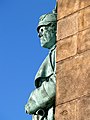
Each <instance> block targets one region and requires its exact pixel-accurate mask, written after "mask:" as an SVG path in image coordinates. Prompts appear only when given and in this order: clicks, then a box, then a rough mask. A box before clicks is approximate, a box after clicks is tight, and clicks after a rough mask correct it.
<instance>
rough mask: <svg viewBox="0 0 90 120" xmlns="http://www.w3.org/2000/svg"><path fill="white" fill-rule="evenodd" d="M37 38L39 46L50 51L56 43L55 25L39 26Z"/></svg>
mask: <svg viewBox="0 0 90 120" xmlns="http://www.w3.org/2000/svg"><path fill="white" fill-rule="evenodd" d="M38 36H39V38H40V42H41V46H42V47H45V48H48V49H50V48H51V47H52V46H53V45H54V44H55V43H56V24H53V23H50V24H48V25H43V26H40V28H39V30H38Z"/></svg>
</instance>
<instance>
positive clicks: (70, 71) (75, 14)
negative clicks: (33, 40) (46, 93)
mask: <svg viewBox="0 0 90 120" xmlns="http://www.w3.org/2000/svg"><path fill="white" fill-rule="evenodd" d="M57 12H58V17H57V19H58V21H57V50H56V62H57V63H56V65H57V68H56V69H57V72H56V73H57V85H56V112H55V119H56V120H90V0H58V7H57Z"/></svg>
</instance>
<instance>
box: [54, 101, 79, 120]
mask: <svg viewBox="0 0 90 120" xmlns="http://www.w3.org/2000/svg"><path fill="white" fill-rule="evenodd" d="M76 102H77V101H76V100H74V101H71V102H68V103H65V104H62V105H58V106H57V107H56V111H55V120H76Z"/></svg>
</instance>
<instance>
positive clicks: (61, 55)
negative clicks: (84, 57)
mask: <svg viewBox="0 0 90 120" xmlns="http://www.w3.org/2000/svg"><path fill="white" fill-rule="evenodd" d="M76 53H77V35H74V36H70V37H68V38H65V39H63V40H60V41H58V43H57V49H56V61H57V62H58V61H60V60H63V59H66V58H68V57H71V56H73V55H75V54H76Z"/></svg>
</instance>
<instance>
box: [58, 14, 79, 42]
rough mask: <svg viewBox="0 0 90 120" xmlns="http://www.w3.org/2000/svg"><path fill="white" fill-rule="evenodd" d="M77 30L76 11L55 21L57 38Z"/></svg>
mask: <svg viewBox="0 0 90 120" xmlns="http://www.w3.org/2000/svg"><path fill="white" fill-rule="evenodd" d="M77 32H78V13H75V14H73V15H70V16H68V17H66V18H64V19H61V20H59V21H58V23H57V40H60V39H63V38H65V37H68V36H71V35H73V34H75V33H77Z"/></svg>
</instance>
